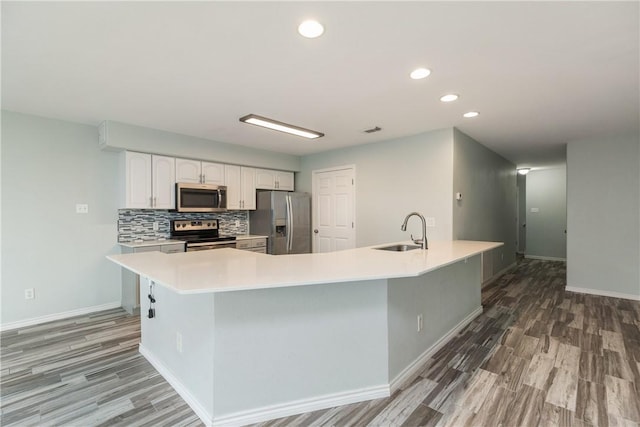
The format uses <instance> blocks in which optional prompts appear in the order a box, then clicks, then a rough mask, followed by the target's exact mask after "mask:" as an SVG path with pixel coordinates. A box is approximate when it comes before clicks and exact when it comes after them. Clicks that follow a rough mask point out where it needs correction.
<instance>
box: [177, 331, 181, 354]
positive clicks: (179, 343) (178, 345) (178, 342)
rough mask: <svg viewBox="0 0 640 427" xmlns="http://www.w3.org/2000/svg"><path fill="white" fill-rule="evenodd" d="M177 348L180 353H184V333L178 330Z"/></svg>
mask: <svg viewBox="0 0 640 427" xmlns="http://www.w3.org/2000/svg"><path fill="white" fill-rule="evenodd" d="M176 350H178V353H182V334H181V333H180V332H176Z"/></svg>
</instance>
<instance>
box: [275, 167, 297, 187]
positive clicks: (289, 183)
mask: <svg viewBox="0 0 640 427" xmlns="http://www.w3.org/2000/svg"><path fill="white" fill-rule="evenodd" d="M293 179H294V178H293V172H283V171H276V185H277V187H278V188H277V190H285V191H293V190H294V184H293Z"/></svg>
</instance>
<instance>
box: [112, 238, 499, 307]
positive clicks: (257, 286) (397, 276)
mask: <svg viewBox="0 0 640 427" xmlns="http://www.w3.org/2000/svg"><path fill="white" fill-rule="evenodd" d="M453 242H456V241H453ZM458 242H473V243H478V244H483V247H482V248H479V249H476V250H471V251H467V252H465V253H464V254H463V255H460V256H457V257H453V258H450V259H448V260H447V261H444V262H442V263H439V264H436V265H433V266H430V267H428V268H425V269H420V270H417V271H415V272H412V273H409V274H397V273H396V274H381V275H353V276H348V277H343V278H327V279H318V280H307V281H303V282H300V281H296V282H290V281H284V282H281V283H271V284H252V285H246V286H242V285H241V286H234V287H221V288H212V287H209V288H206V289H192V290H184V289H179V288H176V287H174V286H173V285H171V284H169V283H165V282H164V281H163V280H162V279H160V278H158V277H154V275H153V274H148V273H145V272H141V271H139V270H137V269H135V268H133V267H131V266H128V265H125V264H124V263H122V262H120V261H119V260H118V259H117V258H114V256H112V255H109V256H107V259H109V260H110V261H112V262H114V263H116V264H118V265H119V266H121V267H122V268H126V269H128V270H131V271H132V272H134V273H136V274H139V275H140V276H143V277H147V278H149V279H150V280H152V281H153V282H154V283H156V284H158V285H161V286H163V287H166V288H168V289H171V290H172V291H173V292H176V293H177V294H181V295H193V294H209V293H220V292H237V291H250V290H261V289H262V290H263V289H276V288H287V287H298V286H314V285H316V286H317V285H322V284H331V283H348V282H362V281H370V280H389V279H400V278H403V277H417V276H421V275H423V274H426V273H429V272H431V271H435V270H438V269H440V268H443V267H446V266H448V265H451V264H454V263H456V262H458V261H460V260H463V259H465V258H470V257H472V256H475V255H479V254H481V253H483V252H487V251H490V250H493V249H496V248H498V247H501V246H504V243H502V242H486V241H468V240H465V241H458ZM398 243H408V242H398ZM391 244H394V243H391ZM388 245H390V244H389V243H387V244H380V245H374V246H368V247H363V248H356V249H355V250H376V248H379V247H383V246H388ZM223 250H234V251H235V250H237V251H238V252H239V254H238V256H242V254H244V253H246V252H245V251H241V250H238V249H231V248H230V249H223ZM427 250H428V249H427ZM158 254H161V255H164V256H172V254H165V253H160V252H158ZM389 255H390V256H402V253H389ZM119 256H121V255H115V257H119ZM251 256H264V257H272V256H278V257H282V256H286V255H267V254H257V253H252V255H251Z"/></svg>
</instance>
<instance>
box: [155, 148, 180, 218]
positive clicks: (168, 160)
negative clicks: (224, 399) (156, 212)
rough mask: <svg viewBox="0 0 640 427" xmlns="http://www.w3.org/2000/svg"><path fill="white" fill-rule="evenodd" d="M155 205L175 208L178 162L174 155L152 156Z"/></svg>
mask: <svg viewBox="0 0 640 427" xmlns="http://www.w3.org/2000/svg"><path fill="white" fill-rule="evenodd" d="M151 163H152V167H151V171H152V176H153V179H152V180H151V184H152V188H153V207H154V208H155V209H174V208H175V191H176V162H175V159H174V158H173V157H165V156H151Z"/></svg>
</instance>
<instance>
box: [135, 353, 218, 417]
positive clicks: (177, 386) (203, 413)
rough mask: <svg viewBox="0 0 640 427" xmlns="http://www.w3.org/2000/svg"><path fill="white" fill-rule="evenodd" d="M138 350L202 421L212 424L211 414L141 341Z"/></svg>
mask: <svg viewBox="0 0 640 427" xmlns="http://www.w3.org/2000/svg"><path fill="white" fill-rule="evenodd" d="M138 351H139V352H140V354H142V355H143V356H144V358H145V359H147V360H148V361H149V363H151V365H153V367H154V368H156V371H158V373H160V375H162V377H163V378H164V379H165V380H166V381H167V382H168V383H169V385H171V387H173V389H174V390H175V391H176V393H178V394H179V395H180V397H182V399H184V401H185V402H187V405H189V406H190V407H191V409H193V412H195V413H196V415H197V416H198V417H200V419H201V420H202V422H203V423H204V424H205V425H207V426H211V425H213V421H212V415H211V414H210V413H209V412H208V411H207V410H206V409H204V408H203V407H202V405H201V404H200V402H199V401H198V399H196V398H195V397H194V396H193V395H192V394H191V393H190V392H189V390H188V389H187V388H186V387H185V386H184V385H183V384H182V383H181V382H180V380H178V379H177V378H176V377H175V375H173V373H172V372H171V371H170V370H169V369H167V367H165V366H164V364H163V363H162V362H160V361H159V360H158V359H157V358H156V357H155V356H154V355H153V353H151V352H150V351H149V350H147V349H146V348H145V347H143V345H142V343H141V344H140V345H139V346H138Z"/></svg>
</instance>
